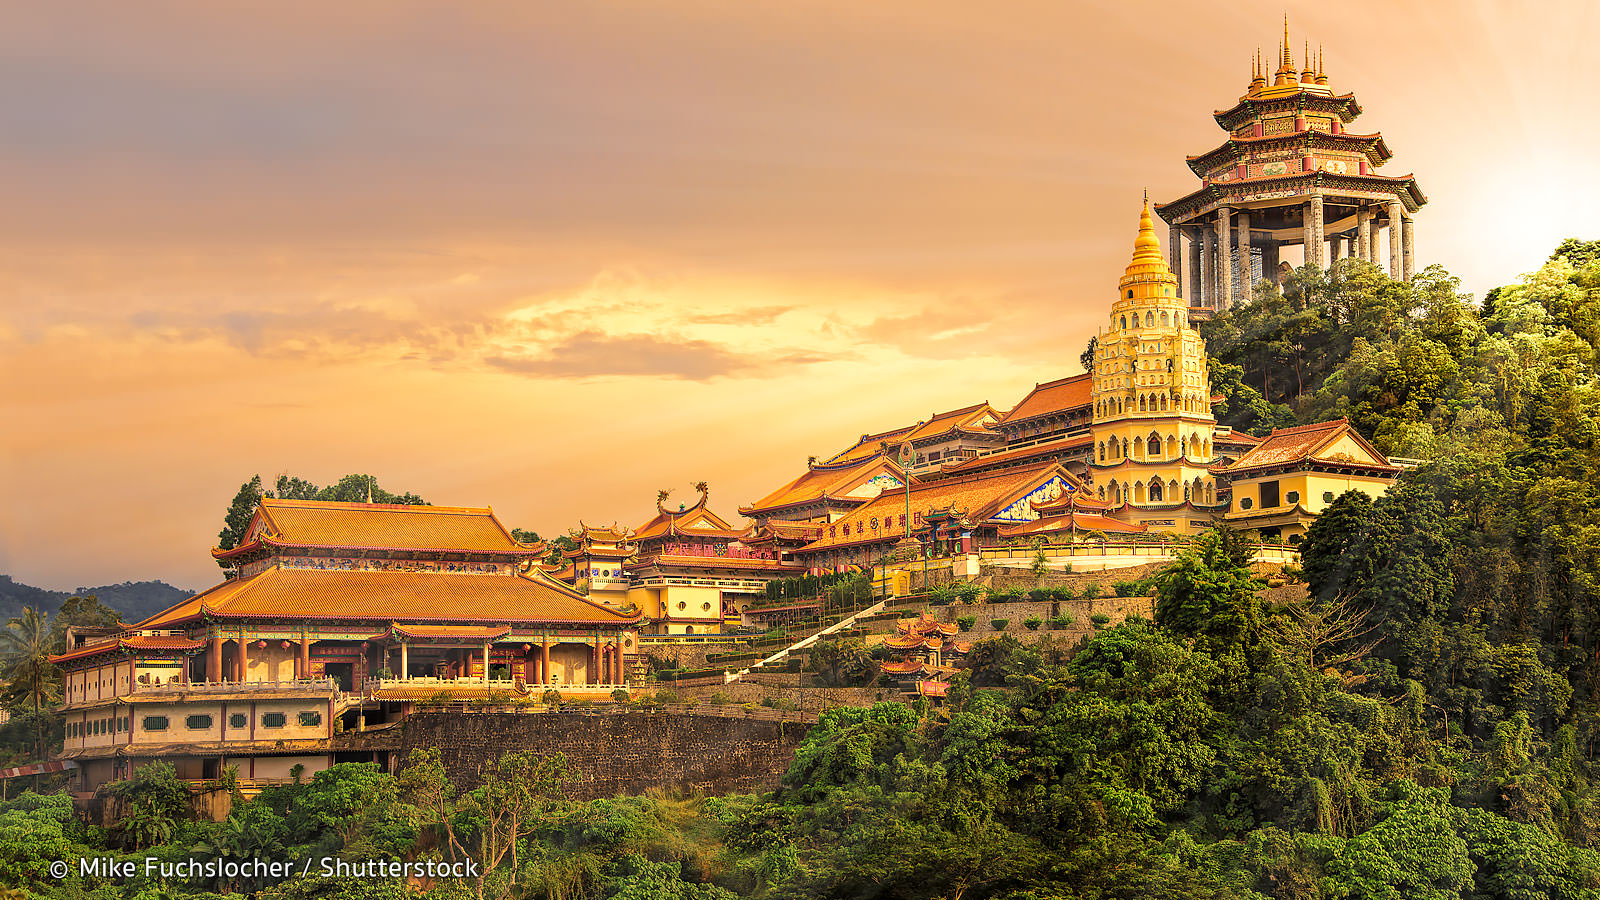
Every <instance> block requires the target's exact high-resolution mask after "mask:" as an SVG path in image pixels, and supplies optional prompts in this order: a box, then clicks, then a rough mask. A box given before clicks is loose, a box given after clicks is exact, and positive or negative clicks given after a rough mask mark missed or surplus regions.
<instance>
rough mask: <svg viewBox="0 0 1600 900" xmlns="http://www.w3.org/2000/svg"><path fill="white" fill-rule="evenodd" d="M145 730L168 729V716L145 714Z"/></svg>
mask: <svg viewBox="0 0 1600 900" xmlns="http://www.w3.org/2000/svg"><path fill="white" fill-rule="evenodd" d="M144 730H145V731H166V730H167V717H166V716H145V717H144Z"/></svg>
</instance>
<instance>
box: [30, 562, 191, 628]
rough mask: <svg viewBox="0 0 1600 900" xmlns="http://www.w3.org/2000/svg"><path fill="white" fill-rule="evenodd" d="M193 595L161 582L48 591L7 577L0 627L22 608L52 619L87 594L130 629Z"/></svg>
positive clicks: (128, 583) (135, 582)
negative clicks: (72, 600) (73, 599)
mask: <svg viewBox="0 0 1600 900" xmlns="http://www.w3.org/2000/svg"><path fill="white" fill-rule="evenodd" d="M193 593H194V592H193V591H186V590H184V589H182V588H177V587H173V586H172V585H170V584H167V583H166V582H164V581H124V582H123V583H121V584H107V585H102V586H100V587H92V588H81V589H79V590H76V591H50V590H45V589H44V588H36V587H33V586H31V585H26V584H22V583H21V582H18V581H14V580H13V579H12V578H11V576H10V575H0V627H3V626H4V625H5V623H6V622H8V621H10V619H11V618H12V617H13V616H18V615H21V614H22V608H23V607H25V606H32V607H35V608H37V609H38V610H39V611H40V612H47V613H49V614H51V615H55V613H56V611H57V610H59V609H61V603H62V601H63V600H66V599H67V598H68V597H83V596H87V595H89V594H93V595H94V596H95V597H97V598H99V600H100V602H101V603H102V604H104V605H106V606H109V607H111V608H112V609H114V610H116V611H117V612H119V613H121V614H122V621H124V622H127V623H129V624H130V625H131V624H133V623H134V622H138V621H140V620H143V619H148V618H149V617H151V616H153V615H155V614H156V613H158V612H160V611H162V610H164V609H166V608H167V607H169V606H172V605H173V604H175V603H177V602H178V601H179V600H182V599H183V598H185V597H188V596H191V595H192V594H193Z"/></svg>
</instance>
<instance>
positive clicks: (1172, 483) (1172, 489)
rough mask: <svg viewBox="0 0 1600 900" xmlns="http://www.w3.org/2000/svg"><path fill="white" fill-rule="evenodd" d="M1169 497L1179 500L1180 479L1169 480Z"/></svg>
mask: <svg viewBox="0 0 1600 900" xmlns="http://www.w3.org/2000/svg"><path fill="white" fill-rule="evenodd" d="M1167 496H1168V497H1171V498H1172V499H1173V500H1177V499H1178V479H1176V478H1169V479H1167Z"/></svg>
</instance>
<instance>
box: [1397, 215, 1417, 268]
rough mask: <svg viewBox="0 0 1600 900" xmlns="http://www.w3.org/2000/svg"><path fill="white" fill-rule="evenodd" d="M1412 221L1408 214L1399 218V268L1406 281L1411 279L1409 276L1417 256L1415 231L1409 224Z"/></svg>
mask: <svg viewBox="0 0 1600 900" xmlns="http://www.w3.org/2000/svg"><path fill="white" fill-rule="evenodd" d="M1412 221H1413V220H1412V218H1411V217H1410V216H1404V217H1402V218H1401V219H1400V270H1401V272H1402V273H1403V274H1404V275H1405V278H1406V280H1407V281H1410V280H1411V276H1412V274H1413V273H1414V272H1415V268H1416V256H1417V248H1416V247H1415V246H1414V242H1415V241H1416V239H1417V233H1416V231H1415V230H1414V226H1413V225H1412V224H1411V223H1412Z"/></svg>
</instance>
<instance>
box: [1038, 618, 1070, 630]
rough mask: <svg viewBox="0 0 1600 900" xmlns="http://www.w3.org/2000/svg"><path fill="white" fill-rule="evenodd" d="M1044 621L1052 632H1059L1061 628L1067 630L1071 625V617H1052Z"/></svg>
mask: <svg viewBox="0 0 1600 900" xmlns="http://www.w3.org/2000/svg"><path fill="white" fill-rule="evenodd" d="M1045 621H1046V622H1047V624H1049V626H1050V628H1051V629H1052V630H1060V629H1062V628H1067V627H1070V626H1071V625H1072V617H1071V616H1054V617H1052V618H1049V619H1047V620H1045Z"/></svg>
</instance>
